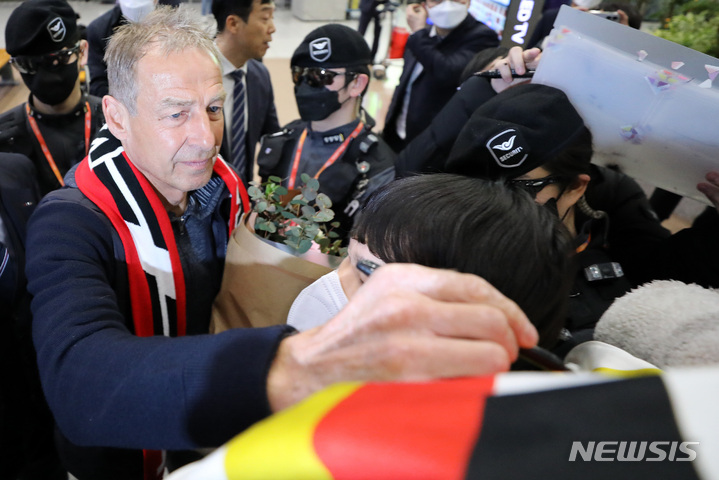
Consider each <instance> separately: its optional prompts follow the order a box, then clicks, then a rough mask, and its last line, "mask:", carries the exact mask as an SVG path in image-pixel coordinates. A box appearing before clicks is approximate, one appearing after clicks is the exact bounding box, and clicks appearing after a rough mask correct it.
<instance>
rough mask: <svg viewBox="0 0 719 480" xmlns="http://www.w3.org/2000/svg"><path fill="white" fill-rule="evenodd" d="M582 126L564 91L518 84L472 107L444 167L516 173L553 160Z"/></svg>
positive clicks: (493, 175) (491, 174)
mask: <svg viewBox="0 0 719 480" xmlns="http://www.w3.org/2000/svg"><path fill="white" fill-rule="evenodd" d="M583 130H584V121H583V120H582V117H580V116H579V113H578V112H577V110H576V109H575V108H574V106H573V105H572V103H571V102H570V101H569V99H568V98H567V96H566V95H565V94H564V92H562V91H561V90H559V89H557V88H554V87H550V86H547V85H541V84H535V83H529V84H521V85H517V86H515V87H511V88H508V89H507V90H504V91H503V92H502V93H500V94H499V95H497V96H495V97H494V98H492V99H490V100H489V101H487V102H486V103H484V104H483V105H482V106H480V107H479V108H478V109H477V110H475V112H474V113H473V114H472V117H471V118H470V119H469V121H468V122H467V123H466V124H465V126H464V127H463V128H462V130H461V131H460V133H459V136H458V137H457V140H456V141H455V143H454V146H453V147H452V151H451V152H450V154H449V159H448V160H447V164H446V165H445V168H446V170H447V171H448V172H452V173H458V174H461V175H467V176H471V177H482V178H489V179H499V178H513V177H518V176H520V175H524V174H525V173H527V172H529V171H531V170H534V169H535V168H537V167H540V166H542V165H544V164H545V163H547V162H548V161H550V160H552V159H553V158H554V157H555V156H556V155H557V154H558V153H559V152H561V151H562V150H564V149H565V148H567V147H569V146H570V145H571V144H572V142H573V141H574V139H575V138H577V137H578V135H579V134H580V133H581V132H582V131H583Z"/></svg>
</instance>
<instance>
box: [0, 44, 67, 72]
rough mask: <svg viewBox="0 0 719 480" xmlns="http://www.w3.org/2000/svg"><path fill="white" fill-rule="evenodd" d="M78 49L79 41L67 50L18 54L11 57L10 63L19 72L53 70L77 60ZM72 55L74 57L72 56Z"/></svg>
mask: <svg viewBox="0 0 719 480" xmlns="http://www.w3.org/2000/svg"><path fill="white" fill-rule="evenodd" d="M79 51H80V43H77V44H75V46H74V47H72V48H69V49H67V50H60V51H59V52H54V53H48V54H47V55H40V56H34V57H33V56H25V55H22V56H18V57H11V58H10V60H9V61H10V63H11V64H12V66H13V67H15V68H16V69H17V71H18V72H20V73H25V74H33V73H37V71H38V70H39V69H41V68H43V69H45V70H53V69H56V68H58V67H61V66H63V65H69V64H71V63H73V62H75V61H77V56H76V55H77V53H78V52H79ZM73 57H74V58H73Z"/></svg>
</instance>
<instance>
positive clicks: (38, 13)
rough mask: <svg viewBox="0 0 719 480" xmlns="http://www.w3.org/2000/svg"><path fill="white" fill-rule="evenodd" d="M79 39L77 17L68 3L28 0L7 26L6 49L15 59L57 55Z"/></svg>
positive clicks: (51, 0)
mask: <svg viewBox="0 0 719 480" xmlns="http://www.w3.org/2000/svg"><path fill="white" fill-rule="evenodd" d="M79 39H80V32H79V30H78V28H77V15H75V11H74V10H73V9H72V7H71V6H70V4H68V3H67V2H66V1H65V0H27V1H25V2H23V3H21V4H20V6H19V7H17V8H16V9H15V10H13V12H12V13H11V14H10V18H8V21H7V26H6V27H5V48H6V50H7V53H9V54H10V55H12V56H13V57H17V56H19V55H33V56H36V55H45V54H47V53H52V52H57V51H58V50H62V49H63V48H64V47H70V46H73V45H75V44H76V43H77V41H78V40H79Z"/></svg>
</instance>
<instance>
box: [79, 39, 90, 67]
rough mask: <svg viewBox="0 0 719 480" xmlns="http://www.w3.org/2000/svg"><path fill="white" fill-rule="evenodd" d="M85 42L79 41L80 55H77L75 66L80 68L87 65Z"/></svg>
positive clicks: (86, 45)
mask: <svg viewBox="0 0 719 480" xmlns="http://www.w3.org/2000/svg"><path fill="white" fill-rule="evenodd" d="M87 47H88V44H87V40H80V53H79V54H78V55H79V57H78V59H77V64H78V66H79V67H80V68H82V67H84V66H85V65H87V55H88V53H87Z"/></svg>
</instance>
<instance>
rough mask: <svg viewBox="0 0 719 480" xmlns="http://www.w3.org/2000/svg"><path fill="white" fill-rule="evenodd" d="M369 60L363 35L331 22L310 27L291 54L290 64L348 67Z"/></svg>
mask: <svg viewBox="0 0 719 480" xmlns="http://www.w3.org/2000/svg"><path fill="white" fill-rule="evenodd" d="M370 63H372V52H371V51H370V48H369V46H368V45H367V42H366V41H365V39H364V37H363V36H362V35H360V34H359V33H358V32H357V30H354V29H352V28H350V27H347V26H345V25H340V24H338V23H330V24H327V25H323V26H321V27H318V28H316V29H314V30H312V31H311V32H310V33H309V34H308V35H307V36H306V37H305V39H304V40H302V43H300V46H299V47H297V50H295V53H294V54H293V55H292V60H291V61H290V64H291V65H292V66H293V67H294V66H298V67H325V68H351V67H365V68H366V67H367V66H368V65H369V64H370Z"/></svg>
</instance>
